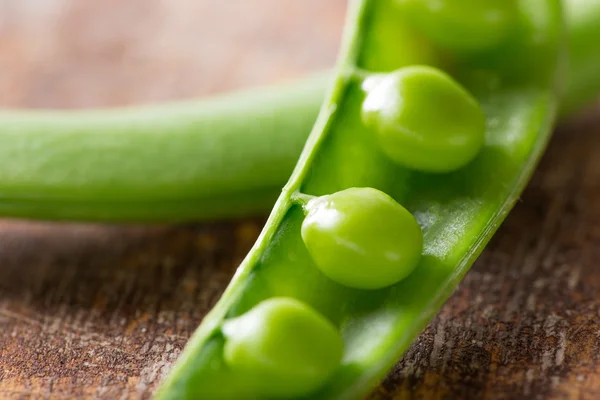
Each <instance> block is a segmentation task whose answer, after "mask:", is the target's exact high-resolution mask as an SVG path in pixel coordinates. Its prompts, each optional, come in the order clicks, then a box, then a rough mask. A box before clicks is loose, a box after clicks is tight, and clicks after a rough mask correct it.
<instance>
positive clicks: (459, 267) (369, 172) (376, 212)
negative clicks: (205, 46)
mask: <svg viewBox="0 0 600 400" xmlns="http://www.w3.org/2000/svg"><path fill="white" fill-rule="evenodd" d="M423 1H427V0H423ZM492 3H495V4H498V3H497V2H492ZM506 3H509V2H506ZM350 4H351V7H350V11H349V16H348V20H347V28H346V29H347V30H346V34H345V40H344V46H343V49H342V53H341V55H340V59H339V62H338V68H337V75H336V78H335V80H334V81H333V83H332V87H331V88H330V90H329V93H328V95H327V96H326V99H325V102H324V104H323V106H322V109H321V112H320V115H319V118H318V120H317V123H316V125H315V127H314V128H313V131H312V133H311V135H310V137H309V139H308V142H307V144H306V146H305V148H304V151H303V153H302V155H301V157H300V160H299V162H298V164H297V166H296V168H295V170H294V173H293V174H292V177H291V179H290V181H289V182H288V184H287V185H286V186H285V188H284V189H283V192H282V194H281V196H280V197H279V199H278V201H277V203H276V205H275V208H274V210H273V212H272V213H271V216H270V218H269V220H268V222H267V224H266V226H265V228H264V229H263V231H262V233H261V235H260V237H259V238H258V241H257V242H256V244H255V245H254V247H253V248H252V250H251V251H250V253H249V254H248V255H247V257H246V258H245V260H244V261H243V262H242V264H241V265H240V267H239V269H238V271H237V272H236V274H235V276H234V278H233V280H232V282H231V284H230V285H229V287H228V288H227V289H226V291H225V292H224V294H223V296H222V297H221V299H220V300H219V302H218V303H217V305H216V306H215V307H214V309H213V310H212V311H211V312H210V313H209V314H208V315H207V316H206V317H205V319H204V321H203V322H202V325H201V326H200V327H199V328H198V330H197V331H196V333H195V334H194V335H193V337H192V339H191V340H190V342H189V343H188V345H187V347H186V349H185V350H184V352H183V354H182V356H181V358H180V359H179V361H178V362H177V364H176V366H175V367H174V369H173V370H172V371H171V373H170V375H169V376H168V377H167V379H166V381H165V382H164V384H163V386H162V387H161V388H160V390H159V392H158V396H157V397H158V398H159V399H197V398H210V399H219V398H227V399H236V398H239V399H248V398H270V399H275V398H310V399H350V398H361V397H362V396H364V395H365V394H366V393H368V392H369V391H370V390H372V389H373V387H374V386H375V385H376V384H377V382H379V380H380V379H382V377H383V376H384V375H385V374H386V372H387V371H388V370H389V369H390V368H391V366H392V365H393V364H394V363H395V362H396V361H397V360H398V358H399V357H400V356H401V355H402V354H403V353H404V352H405V351H406V350H407V348H408V346H409V345H410V344H411V342H412V341H413V340H414V338H415V337H416V336H417V335H418V334H419V332H420V331H421V330H422V329H423V328H424V327H425V325H426V324H427V323H428V321H429V320H430V319H431V318H432V317H433V316H434V315H435V314H436V312H437V311H438V309H439V308H440V307H441V305H442V304H443V303H444V301H445V300H446V299H447V298H448V297H449V296H450V294H451V293H452V292H453V291H454V290H455V289H456V286H457V285H458V283H459V281H460V280H461V278H462V277H463V275H464V274H465V273H466V272H467V270H468V269H469V267H470V266H471V265H472V263H473V262H474V260H475V259H476V258H477V256H478V254H479V253H480V252H481V251H482V249H483V247H484V246H485V244H486V243H487V242H488V241H489V239H490V237H491V236H492V234H493V233H494V232H495V230H496V229H497V228H498V226H499V225H500V223H501V222H502V220H503V219H504V218H505V217H506V215H507V214H508V212H509V210H510V209H511V207H512V206H513V205H514V203H515V202H516V200H517V199H518V197H519V194H520V193H521V191H522V190H523V188H524V186H525V184H526V182H527V180H528V179H529V177H530V175H531V173H532V171H533V169H534V167H535V165H536V163H537V161H538V159H539V157H540V156H541V154H542V152H543V149H544V147H545V145H546V143H547V141H548V138H549V136H550V132H551V129H552V126H553V123H554V121H555V120H556V117H557V110H558V98H559V94H558V90H557V86H558V85H557V82H559V78H560V76H559V75H560V71H561V70H562V61H563V60H564V52H563V50H562V47H563V46H562V39H563V38H562V30H561V28H562V20H561V7H560V2H559V1H557V0H514V1H513V2H512V6H513V7H512V8H511V11H510V12H511V13H512V14H511V15H510V16H509V17H508V18H507V19H506V20H507V21H508V22H507V23H510V24H511V25H512V26H514V27H515V29H510V30H506V32H507V34H506V36H504V37H502V38H496V39H494V40H493V41H491V42H490V43H488V45H487V46H483V45H481V46H477V49H476V50H473V49H472V48H471V47H470V48H469V49H468V51H465V50H464V49H462V48H459V47H457V46H452V48H448V47H447V46H445V43H440V42H439V41H438V39H437V38H436V37H435V36H431V35H428V33H427V30H426V29H421V28H420V27H419V26H413V25H412V24H410V23H409V22H408V21H406V20H405V19H404V16H405V15H406V14H405V12H404V11H405V10H404V9H403V4H402V2H400V1H394V0H362V1H354V2H351V3H350ZM441 17H445V16H444V15H442V16H441ZM466 18H468V15H467V16H466ZM433 22H435V21H433ZM480 28H481V27H479V26H475V27H474V28H473V29H475V30H474V32H477V29H480ZM508 32H510V33H508ZM451 34H452V32H448V35H451ZM457 40H459V39H457ZM407 69H408V71H409V72H410V73H407ZM432 70H433V71H436V73H435V74H431V73H430V71H432ZM415 79H416V81H415ZM415 84H418V85H417V87H419V86H420V87H421V89H422V90H421V91H416V92H415V91H414V90H413V89H412V88H413V85H415ZM382 85H383V86H382ZM371 96H375V98H370V97H371ZM449 111H452V112H451V113H449ZM481 112H483V119H484V120H485V124H484V125H483V127H482V129H483V130H484V131H483V132H481V130H480V128H479V127H480V121H481ZM451 114H455V115H456V116H457V117H458V119H457V120H456V121H449V119H448V118H449V117H448V115H451ZM382 130H383V131H384V133H385V136H386V140H384V141H382V140H380V135H381V134H382V132H383V131H382ZM479 135H484V137H483V143H481V145H479V144H478V143H480V142H479V139H478V138H479ZM387 139H389V140H391V143H394V141H402V142H406V143H408V142H410V145H411V146H412V147H413V148H414V152H415V154H416V155H420V156H421V157H423V159H422V160H419V159H418V158H415V157H414V156H415V154H404V153H403V152H402V151H396V150H395V149H392V150H391V151H390V149H389V147H388V146H389V143H390V142H389V141H388V140H387ZM407 141H408V142H407ZM436 144H437V145H438V147H435V146H436ZM463 145H464V146H463ZM461 146H462V147H461ZM473 149H475V151H474V150H473ZM457 151H458V152H461V153H460V154H459V155H458V156H460V157H458V156H457V154H456V152H457ZM430 157H436V158H437V159H436V160H431V159H430ZM457 158H460V159H461V162H455V160H457ZM440 159H442V160H440ZM443 159H446V161H448V162H445V163H444V162H443V161H444V160H443ZM433 161H435V162H433ZM431 165H434V166H435V168H433V169H432V168H430V166H431ZM274 299H292V301H294V302H299V303H300V304H303V305H305V306H306V309H305V308H303V307H301V308H302V309H303V310H304V311H302V315H303V317H302V318H301V321H302V322H301V323H300V322H299V326H298V329H296V330H294V329H290V326H289V325H288V324H289V321H290V319H289V318H288V316H289V314H288V313H287V312H283V311H281V309H282V308H283V306H282V305H279V304H276V306H273V305H272V303H270V302H272V301H275V300H274ZM265 304H267V305H270V306H269V307H267V306H265ZM280 307H282V308H280ZM265 310H267V311H268V312H267V311H265ZM290 312H291V311H290ZM271 313H273V314H271ZM324 319H325V320H327V321H329V323H330V324H331V325H332V326H333V327H335V329H336V331H337V332H339V335H340V338H341V339H342V341H343V354H342V355H341V356H340V357H339V359H338V356H337V355H336V353H335V352H323V350H322V349H320V346H321V345H322V344H323V343H330V344H331V345H330V346H328V347H331V348H332V349H335V348H337V347H336V345H335V343H337V339H336V335H335V334H333V333H332V332H331V330H330V329H329V324H326V323H324V322H323V320H324ZM240 320H241V321H244V323H243V324H239V323H238V322H237V321H240ZM278 321H280V322H281V323H280V322H278ZM236 327H237V328H236ZM259 327H260V328H259ZM290 332H296V334H291V333H290ZM318 332H322V337H323V342H319V339H315V337H319V335H320V334H319V333H318ZM267 338H268V339H267ZM307 342H314V343H317V342H319V345H318V346H317V345H315V347H314V348H311V346H307V345H306V343H307ZM265 343H268V345H266V344H265ZM273 343H276V345H273ZM273 346H279V347H280V349H281V351H280V352H277V351H276V349H275V350H274V349H273ZM232 349H235V350H236V351H235V352H234V351H233V350H232ZM292 349H302V351H292ZM319 354H322V355H323V359H322V365H323V367H322V368H317V367H316V366H315V365H317V364H319V363H317V362H316V361H315V360H318V358H319ZM337 360H339V363H338V364H337V365H336V366H335V368H332V367H331V365H332V363H334V362H335V361H337ZM253 365H254V367H255V368H252V366H253ZM319 365H321V364H319ZM315 374H320V375H318V376H320V377H321V379H318V377H315ZM292 376H293V377H297V379H292V378H290V377H292ZM290 380H293V381H294V384H293V385H289V386H286V385H281V382H286V381H290ZM270 384H273V385H274V387H270Z"/></svg>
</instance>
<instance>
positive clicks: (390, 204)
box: [301, 188, 423, 289]
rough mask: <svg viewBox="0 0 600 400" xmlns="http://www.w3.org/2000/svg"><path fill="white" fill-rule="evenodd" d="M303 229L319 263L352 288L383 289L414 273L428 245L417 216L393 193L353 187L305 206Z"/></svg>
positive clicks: (304, 237) (303, 236) (308, 245)
mask: <svg viewBox="0 0 600 400" xmlns="http://www.w3.org/2000/svg"><path fill="white" fill-rule="evenodd" d="M305 210H306V213H307V215H306V217H305V219H304V222H303V223H302V228H301V234H302V239H303V241H304V244H305V245H306V247H307V249H308V252H309V253H310V255H311V256H312V258H313V260H314V262H315V264H316V265H317V267H318V268H319V269H320V270H321V271H322V272H323V273H324V274H325V275H326V276H328V277H329V278H331V279H332V280H334V281H336V282H338V283H340V284H342V285H345V286H349V287H352V288H358V289H380V288H383V287H386V286H390V285H393V284H394V283H397V282H399V281H400V280H402V279H404V278H405V277H406V276H408V275H409V274H410V273H411V272H412V271H413V270H414V268H415V267H416V266H417V264H418V262H419V259H420V257H421V252H422V250H423V234H422V232H421V227H420V226H419V224H418V223H417V221H416V220H415V218H414V217H413V216H412V215H411V214H410V213H409V212H408V211H407V210H406V209H405V208H404V207H402V206H401V205H400V204H398V203H397V202H396V201H395V200H394V199H392V198H391V197H390V196H388V195H387V194H385V193H383V192H381V191H379V190H376V189H372V188H351V189H346V190H343V191H341V192H337V193H334V194H331V195H327V196H321V197H316V198H313V199H311V200H310V201H308V202H307V203H306V205H305Z"/></svg>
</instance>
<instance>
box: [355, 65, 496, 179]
mask: <svg viewBox="0 0 600 400" xmlns="http://www.w3.org/2000/svg"><path fill="white" fill-rule="evenodd" d="M365 88H366V90H367V95H366V98H365V100H364V102H363V105H362V120H363V123H364V124H365V125H366V126H367V127H368V128H370V129H371V130H372V131H373V132H374V134H375V136H376V138H377V140H378V142H379V145H380V147H381V150H382V151H383V153H384V154H386V155H387V156H388V157H389V158H390V159H391V160H393V161H394V162H396V163H398V164H401V165H403V166H406V167H408V168H412V169H415V170H419V171H424V172H434V173H444V172H452V171H454V170H456V169H459V168H461V167H464V166H465V165H467V164H468V163H469V162H471V161H472V160H473V159H474V158H475V156H476V155H477V154H478V153H479V151H480V150H481V148H482V146H483V144H484V140H485V129H486V121H485V115H484V113H483V111H482V109H481V107H480V106H479V104H478V102H477V100H475V99H474V98H473V96H472V95H471V94H470V93H469V92H467V90H466V89H464V88H463V87H462V86H461V85H460V84H459V83H458V82H456V81H455V80H454V79H452V77H450V76H449V75H448V74H446V73H444V72H442V71H440V70H438V69H436V68H432V67H428V66H412V67H406V68H402V69H399V70H397V71H395V72H392V73H389V74H386V75H385V76H383V77H381V76H373V77H371V78H368V79H367V81H366V82H365Z"/></svg>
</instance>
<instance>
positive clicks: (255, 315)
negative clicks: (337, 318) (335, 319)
mask: <svg viewBox="0 0 600 400" xmlns="http://www.w3.org/2000/svg"><path fill="white" fill-rule="evenodd" d="M222 331H223V334H224V335H225V337H226V343H225V349H224V358H225V362H226V363H227V364H228V365H229V367H230V368H231V369H232V370H234V371H237V372H239V373H240V375H241V376H243V377H244V379H247V380H248V381H250V382H251V385H253V387H255V388H256V390H257V391H258V392H259V393H260V394H261V395H264V396H273V397H279V398H290V397H298V396H303V395H306V394H308V393H310V392H313V391H315V390H316V389H318V388H319V387H320V386H322V385H323V384H324V383H325V382H326V381H327V379H328V378H329V377H330V376H331V374H332V373H333V371H334V370H335V369H336V368H337V367H338V365H339V362H340V359H341V357H342V353H343V342H342V338H341V336H340V334H339V332H338V330H337V329H336V328H335V327H334V326H333V324H332V323H331V322H330V321H329V320H327V319H326V318H325V317H323V316H322V315H321V314H320V313H318V312H317V311H315V310H314V309H312V308H311V307H309V306H308V305H306V304H304V303H302V302H300V301H298V300H295V299H292V298H285V297H277V298H272V299H269V300H265V301H263V302H261V303H259V304H258V305H257V306H255V307H254V308H253V309H251V310H250V311H248V312H247V313H246V314H244V315H242V316H240V317H237V318H234V319H231V320H229V321H227V322H225V323H224V325H223V329H222Z"/></svg>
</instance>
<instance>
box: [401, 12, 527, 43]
mask: <svg viewBox="0 0 600 400" xmlns="http://www.w3.org/2000/svg"><path fill="white" fill-rule="evenodd" d="M397 2H398V5H399V6H400V9H401V11H403V12H404V13H405V14H406V15H407V17H408V19H409V21H410V22H411V23H412V24H413V25H414V26H415V27H416V28H417V29H418V30H420V31H421V32H423V34H424V35H425V36H427V38H429V39H430V40H431V41H432V42H433V43H435V44H437V45H439V46H441V47H444V48H447V49H451V50H459V51H476V50H481V49H486V48H489V47H492V46H494V45H496V44H498V43H500V42H501V41H502V40H503V39H505V38H506V37H507V36H508V34H509V32H511V31H512V30H513V27H514V26H515V24H516V23H517V21H518V15H519V14H518V9H517V6H516V2H515V0H460V1H457V0H397Z"/></svg>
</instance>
